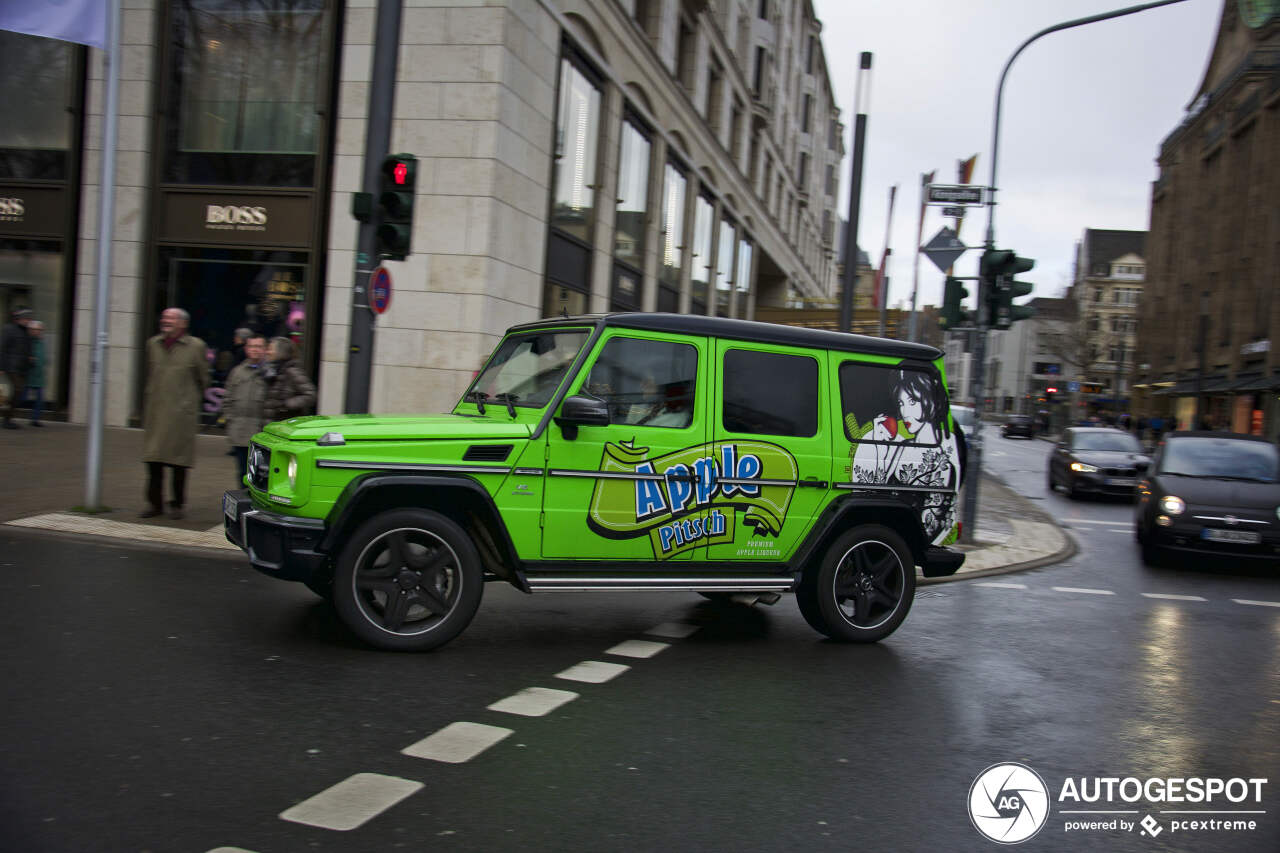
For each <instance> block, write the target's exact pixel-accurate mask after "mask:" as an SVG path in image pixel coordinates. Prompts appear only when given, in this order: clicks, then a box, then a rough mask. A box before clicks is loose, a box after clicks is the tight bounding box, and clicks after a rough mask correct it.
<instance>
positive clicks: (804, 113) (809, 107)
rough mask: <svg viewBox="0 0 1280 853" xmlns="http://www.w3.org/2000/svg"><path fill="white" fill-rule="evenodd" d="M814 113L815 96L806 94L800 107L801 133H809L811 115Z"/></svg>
mask: <svg viewBox="0 0 1280 853" xmlns="http://www.w3.org/2000/svg"><path fill="white" fill-rule="evenodd" d="M812 112H813V95H810V94H806V95H805V96H804V101H803V102H802V103H801V106H800V132H801V133H808V132H809V119H810V113H812Z"/></svg>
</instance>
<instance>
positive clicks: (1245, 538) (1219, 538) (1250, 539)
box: [1201, 527, 1262, 545]
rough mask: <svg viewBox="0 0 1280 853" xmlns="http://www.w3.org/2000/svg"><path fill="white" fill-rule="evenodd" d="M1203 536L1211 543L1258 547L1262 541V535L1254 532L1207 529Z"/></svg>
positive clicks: (1202, 533)
mask: <svg viewBox="0 0 1280 853" xmlns="http://www.w3.org/2000/svg"><path fill="white" fill-rule="evenodd" d="M1201 535H1202V536H1203V537H1204V538H1205V539H1207V540H1209V541H1210V542H1236V543H1240V544H1244V545H1256V544H1257V543H1259V542H1261V541H1262V534H1261V533H1255V532H1253V531H1252V530H1217V529H1215V528H1212V527H1206V528H1205V529H1204V530H1203V531H1202V532H1201Z"/></svg>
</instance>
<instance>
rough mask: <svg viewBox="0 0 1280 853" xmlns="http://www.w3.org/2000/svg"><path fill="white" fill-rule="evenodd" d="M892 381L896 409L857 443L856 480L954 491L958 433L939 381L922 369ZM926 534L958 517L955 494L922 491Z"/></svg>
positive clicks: (880, 417)
mask: <svg viewBox="0 0 1280 853" xmlns="http://www.w3.org/2000/svg"><path fill="white" fill-rule="evenodd" d="M895 373H896V375H895V377H894V380H893V386H892V399H893V400H894V401H895V403H896V409H897V411H896V412H895V413H881V414H879V415H876V416H875V417H874V418H873V419H872V423H871V428H870V430H869V431H867V432H865V433H864V434H863V435H862V436H861V437H860V438H859V439H858V440H856V441H855V443H854V445H853V450H852V454H853V460H852V461H853V464H852V479H853V482H855V483H868V484H875V485H902V486H912V487H917V488H936V489H952V490H954V489H955V488H956V486H957V484H958V471H957V470H956V466H955V465H954V464H953V462H952V459H953V458H955V450H956V447H955V436H954V435H953V434H952V433H951V430H950V428H949V427H948V425H947V421H946V405H947V396H946V391H945V389H944V388H943V387H942V382H941V380H940V379H939V378H938V377H937V376H936V375H934V374H932V373H926V372H925V371H922V370H898V371H895ZM913 500H914V501H915V502H916V504H917V506H918V507H919V508H920V513H921V515H920V521H921V523H922V524H923V525H924V530H925V534H926V535H927V536H928V538H929V540H930V541H933V540H934V539H935V538H936V537H937V536H938V535H939V534H942V533H945V532H947V531H949V530H950V529H951V527H952V525H953V524H954V522H955V518H954V515H955V496H954V495H951V494H946V493H944V492H920V493H918V495H917V496H915V497H914V498H913Z"/></svg>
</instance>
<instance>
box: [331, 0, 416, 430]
mask: <svg viewBox="0 0 1280 853" xmlns="http://www.w3.org/2000/svg"><path fill="white" fill-rule="evenodd" d="M401 3H402V0H378V13H377V19H376V23H375V27H376V29H375V31H374V33H375V34H374V41H373V69H372V74H371V75H370V79H369V114H368V117H367V118H366V119H365V146H364V177H363V181H362V189H363V190H364V192H366V193H369V194H370V195H375V194H376V193H377V192H378V188H379V185H380V182H381V170H382V161H383V159H384V158H385V157H386V156H387V153H388V151H389V150H390V147H391V114H392V109H393V105H394V101H395V94H396V59H397V56H398V54H399V52H400V6H401ZM377 231H378V222H377V219H376V217H372V216H366V217H364V219H363V220H362V221H361V222H360V224H359V226H358V227H357V229H356V266H355V279H354V281H353V282H352V287H351V338H350V342H349V349H348V354H347V390H346V399H345V401H344V404H343V411H344V412H355V413H366V412H368V411H369V378H370V375H371V374H372V372H373V312H372V311H370V310H369V277H370V276H371V275H372V273H373V271H374V269H376V268H377V266H378V260H379V257H378V253H377Z"/></svg>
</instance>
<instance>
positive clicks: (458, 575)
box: [333, 509, 484, 652]
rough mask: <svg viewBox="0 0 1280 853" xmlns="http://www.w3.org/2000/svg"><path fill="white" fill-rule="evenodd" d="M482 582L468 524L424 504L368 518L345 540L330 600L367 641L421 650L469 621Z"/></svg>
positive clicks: (449, 636)
mask: <svg viewBox="0 0 1280 853" xmlns="http://www.w3.org/2000/svg"><path fill="white" fill-rule="evenodd" d="M483 583H484V576H483V572H482V570H481V568H480V555H479V553H477V551H476V547H475V545H474V544H473V543H472V541H471V537H469V536H468V535H467V533H466V531H464V530H463V529H462V528H461V527H459V526H458V525H457V524H456V523H454V522H453V521H452V520H451V519H449V518H447V517H445V516H443V515H441V514H439V513H436V512H431V511H430V510H423V509H398V510H393V511H391V512H384V513H382V514H380V515H376V516H374V517H373V518H370V519H369V520H368V521H366V522H364V523H363V524H361V525H360V526H359V527H358V528H356V531H355V533H354V534H353V535H352V536H351V538H350V539H348V540H347V543H346V545H345V546H344V547H343V549H342V551H341V553H340V554H339V556H338V560H337V564H336V566H335V567H334V576H333V603H334V607H335V608H336V609H337V611H338V615H339V616H341V617H342V621H343V622H344V623H346V625H347V627H348V628H350V629H351V631H352V632H353V633H354V634H355V635H356V636H357V637H359V638H360V639H361V640H364V641H365V642H366V643H368V644H369V645H371V646H376V647H378V648H380V649H389V650H391V651H415V652H417V651H426V650H428V649H434V648H436V647H438V646H442V645H444V644H445V643H447V642H449V641H450V640H452V639H453V638H454V637H456V636H458V634H460V633H462V630H463V629H464V628H466V627H467V625H468V624H470V622H471V619H472V617H474V616H475V613H476V610H477V608H479V606H480V596H481V593H482V584H483Z"/></svg>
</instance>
